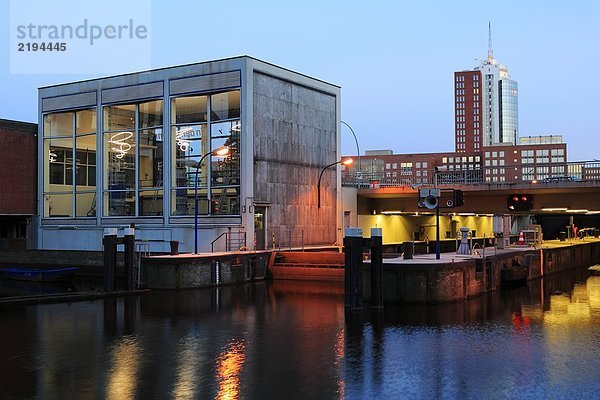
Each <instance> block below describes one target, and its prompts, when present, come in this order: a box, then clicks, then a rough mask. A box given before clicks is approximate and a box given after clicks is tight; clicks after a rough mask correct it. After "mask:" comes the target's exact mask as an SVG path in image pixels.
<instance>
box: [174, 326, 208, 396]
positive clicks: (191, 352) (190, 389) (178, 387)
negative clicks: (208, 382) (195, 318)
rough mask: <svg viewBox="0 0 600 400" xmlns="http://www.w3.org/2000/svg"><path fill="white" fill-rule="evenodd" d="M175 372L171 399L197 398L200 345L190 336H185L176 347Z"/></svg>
mask: <svg viewBox="0 0 600 400" xmlns="http://www.w3.org/2000/svg"><path fill="white" fill-rule="evenodd" d="M177 347H178V348H177V356H178V362H177V372H176V376H175V385H174V387H173V392H172V393H171V397H172V398H174V399H178V400H183V399H196V398H198V391H197V388H198V386H199V384H201V383H202V382H200V378H201V377H200V376H198V373H197V369H196V366H197V363H198V362H201V361H202V360H198V357H199V356H200V355H201V354H202V353H201V343H200V342H199V341H198V340H197V339H196V338H194V337H193V336H192V335H187V336H186V337H185V338H184V339H183V340H182V341H181V342H180V343H179V344H178V346H177Z"/></svg>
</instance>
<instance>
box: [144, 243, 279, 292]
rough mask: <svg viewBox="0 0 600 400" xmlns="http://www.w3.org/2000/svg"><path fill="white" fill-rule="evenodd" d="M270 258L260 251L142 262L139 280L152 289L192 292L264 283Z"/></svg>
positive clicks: (168, 257)
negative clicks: (209, 287)
mask: <svg viewBox="0 0 600 400" xmlns="http://www.w3.org/2000/svg"><path fill="white" fill-rule="evenodd" d="M271 254H272V253H271V252H269V251H263V252H253V253H236V254H221V255H214V256H211V257H170V256H163V257H150V258H144V259H143V261H142V277H143V281H144V282H145V283H146V286H147V287H148V288H151V289H191V288H201V287H208V286H216V285H227V284H232V283H243V282H250V281H254V280H263V279H264V278H265V274H266V271H267V268H268V264H269V262H270V260H271V258H272V257H271Z"/></svg>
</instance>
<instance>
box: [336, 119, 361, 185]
mask: <svg viewBox="0 0 600 400" xmlns="http://www.w3.org/2000/svg"><path fill="white" fill-rule="evenodd" d="M340 122H341V123H342V124H344V125H346V126H347V127H348V128H350V132H352V136H354V141H355V142H356V157H358V168H357V171H358V174H357V175H358V176H359V177H360V182H359V185H360V183H362V169H361V168H360V148H359V147H358V139H357V138H356V133H354V129H352V127H351V126H350V125H348V124H347V123H346V122H344V121H342V120H340Z"/></svg>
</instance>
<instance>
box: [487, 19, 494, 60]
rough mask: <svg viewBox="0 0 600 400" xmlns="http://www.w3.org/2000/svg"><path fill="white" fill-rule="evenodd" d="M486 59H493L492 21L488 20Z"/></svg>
mask: <svg viewBox="0 0 600 400" xmlns="http://www.w3.org/2000/svg"><path fill="white" fill-rule="evenodd" d="M487 58H488V61H491V60H493V59H494V50H492V23H491V22H490V21H488V55H487Z"/></svg>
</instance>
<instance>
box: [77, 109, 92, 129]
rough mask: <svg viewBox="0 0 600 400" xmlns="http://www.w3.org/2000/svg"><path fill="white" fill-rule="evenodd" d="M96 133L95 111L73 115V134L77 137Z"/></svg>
mask: <svg viewBox="0 0 600 400" xmlns="http://www.w3.org/2000/svg"><path fill="white" fill-rule="evenodd" d="M94 132H96V109H93V110H82V111H77V112H76V113H75V133H76V134H77V135H81V134H85V133H94Z"/></svg>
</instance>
